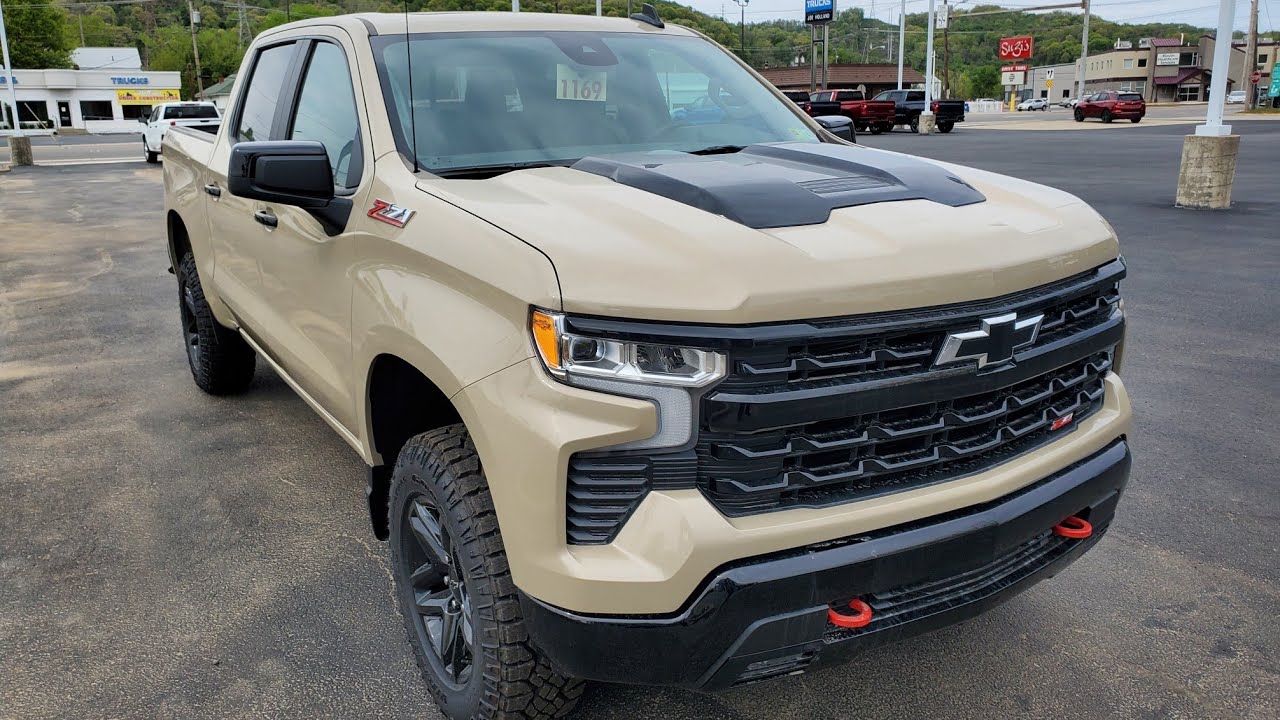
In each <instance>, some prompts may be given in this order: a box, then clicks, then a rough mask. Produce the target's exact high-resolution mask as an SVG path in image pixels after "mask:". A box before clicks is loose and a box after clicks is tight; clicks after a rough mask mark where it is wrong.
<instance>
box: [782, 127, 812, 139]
mask: <svg viewBox="0 0 1280 720" xmlns="http://www.w3.org/2000/svg"><path fill="white" fill-rule="evenodd" d="M787 131H788V132H790V133H791V137H793V138H795V139H797V140H808V139H809V138H811V137H813V134H812V133H810V132H809V131H808V130H805V129H804V128H798V127H793V128H787Z"/></svg>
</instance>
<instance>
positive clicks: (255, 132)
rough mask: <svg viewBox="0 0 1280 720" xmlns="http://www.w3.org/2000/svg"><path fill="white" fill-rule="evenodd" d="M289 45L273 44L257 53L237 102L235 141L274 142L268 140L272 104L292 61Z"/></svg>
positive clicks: (274, 111) (278, 94)
mask: <svg viewBox="0 0 1280 720" xmlns="http://www.w3.org/2000/svg"><path fill="white" fill-rule="evenodd" d="M293 45H294V44H293V43H286V44H284V45H274V46H272V47H269V48H267V49H266V50H263V51H262V52H260V53H258V57H257V59H256V60H255V61H254V63H253V73H252V74H251V75H250V76H249V84H248V85H247V86H246V87H245V89H244V95H243V96H241V99H240V122H239V124H238V126H237V127H236V140H239V141H252V140H278V139H279V138H273V137H271V123H272V121H273V120H275V117H276V104H277V103H279V101H280V95H281V92H282V90H283V88H284V76H285V74H286V73H288V72H289V61H290V60H292V59H293Z"/></svg>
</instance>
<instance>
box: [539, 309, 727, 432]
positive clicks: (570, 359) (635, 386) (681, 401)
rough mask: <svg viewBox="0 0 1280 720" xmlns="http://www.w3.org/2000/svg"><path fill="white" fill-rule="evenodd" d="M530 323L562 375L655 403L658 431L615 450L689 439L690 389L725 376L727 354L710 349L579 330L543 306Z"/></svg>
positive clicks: (550, 365)
mask: <svg viewBox="0 0 1280 720" xmlns="http://www.w3.org/2000/svg"><path fill="white" fill-rule="evenodd" d="M529 322H530V330H531V332H532V334H533V341H534V345H535V346H536V347H537V348H538V356H539V357H540V358H541V359H542V364H543V365H544V366H545V367H546V368H547V371H548V372H550V373H551V374H552V375H554V376H555V377H557V378H558V379H560V380H562V381H563V382H565V383H568V384H570V385H574V386H577V387H582V388H586V389H590V390H598V391H600V392H607V393H613V394H615V395H626V396H628V397H637V398H644V399H646V400H652V401H653V402H654V403H655V404H656V405H657V408H658V432H657V434H656V435H654V436H653V437H651V438H647V439H645V440H639V441H636V442H630V443H626V444H624V445H618V446H616V447H615V449H639V448H658V447H677V446H680V445H683V444H685V443H686V442H688V441H689V438H690V437H691V436H692V433H693V420H694V413H693V397H692V395H691V394H690V393H691V390H693V389H695V388H700V387H705V386H707V385H710V384H711V383H714V382H716V381H717V380H719V379H721V378H723V377H724V376H725V371H726V367H727V363H726V359H725V356H724V355H722V354H720V353H717V352H713V351H710V350H701V349H698V348H686V347H676V346H672V345H660V344H655V343H644V342H632V341H628V340H613V339H607V338H597V337H588V336H585V335H578V334H575V333H570V332H568V331H566V330H565V323H564V315H562V314H559V313H552V312H547V311H545V310H534V311H533V313H531V315H530V320H529Z"/></svg>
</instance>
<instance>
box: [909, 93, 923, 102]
mask: <svg viewBox="0 0 1280 720" xmlns="http://www.w3.org/2000/svg"><path fill="white" fill-rule="evenodd" d="M921 100H924V91H923V90H912V91H911V92H909V93H907V101H908V102H919V101H921Z"/></svg>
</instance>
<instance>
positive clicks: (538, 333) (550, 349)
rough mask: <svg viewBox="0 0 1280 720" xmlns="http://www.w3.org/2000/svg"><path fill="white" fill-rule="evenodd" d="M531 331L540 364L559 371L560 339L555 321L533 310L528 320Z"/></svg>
mask: <svg viewBox="0 0 1280 720" xmlns="http://www.w3.org/2000/svg"><path fill="white" fill-rule="evenodd" d="M529 324H530V327H531V328H532V329H533V341H534V343H536V344H537V346H538V354H539V355H541V356H542V362H544V363H546V365H547V367H548V368H551V369H552V370H559V369H560V337H559V333H558V332H557V331H556V321H555V319H554V318H552V317H551V316H550V315H548V314H547V313H544V312H542V311H541V310H534V311H533V315H532V316H531V318H530V320H529Z"/></svg>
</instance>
